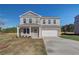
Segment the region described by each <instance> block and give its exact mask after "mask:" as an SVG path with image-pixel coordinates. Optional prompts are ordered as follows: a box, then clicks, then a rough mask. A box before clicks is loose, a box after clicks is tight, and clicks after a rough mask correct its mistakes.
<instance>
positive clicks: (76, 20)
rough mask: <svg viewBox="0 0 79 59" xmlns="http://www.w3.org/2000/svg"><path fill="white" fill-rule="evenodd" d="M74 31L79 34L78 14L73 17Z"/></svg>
mask: <svg viewBox="0 0 79 59" xmlns="http://www.w3.org/2000/svg"><path fill="white" fill-rule="evenodd" d="M74 33H75V34H79V15H77V16H76V17H75V22H74Z"/></svg>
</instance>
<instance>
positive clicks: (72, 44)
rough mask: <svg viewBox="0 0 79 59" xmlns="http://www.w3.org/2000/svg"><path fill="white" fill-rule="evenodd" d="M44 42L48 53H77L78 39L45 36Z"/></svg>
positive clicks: (78, 53) (78, 48)
mask: <svg viewBox="0 0 79 59" xmlns="http://www.w3.org/2000/svg"><path fill="white" fill-rule="evenodd" d="M44 43H45V47H46V50H47V53H48V55H79V41H74V40H69V39H63V38H60V37H46V38H44Z"/></svg>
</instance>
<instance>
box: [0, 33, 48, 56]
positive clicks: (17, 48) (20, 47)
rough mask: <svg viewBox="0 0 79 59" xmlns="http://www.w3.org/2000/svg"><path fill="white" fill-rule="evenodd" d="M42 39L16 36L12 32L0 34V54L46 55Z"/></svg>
mask: <svg viewBox="0 0 79 59" xmlns="http://www.w3.org/2000/svg"><path fill="white" fill-rule="evenodd" d="M46 54H47V53H46V49H45V47H44V42H43V40H42V39H31V38H16V36H15V35H14V34H3V35H0V55H46Z"/></svg>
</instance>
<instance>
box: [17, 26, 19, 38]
mask: <svg viewBox="0 0 79 59" xmlns="http://www.w3.org/2000/svg"><path fill="white" fill-rule="evenodd" d="M17 37H19V27H17Z"/></svg>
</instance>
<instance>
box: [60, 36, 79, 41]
mask: <svg viewBox="0 0 79 59" xmlns="http://www.w3.org/2000/svg"><path fill="white" fill-rule="evenodd" d="M60 37H62V38H66V39H72V40H76V41H79V36H78V35H61V36H60Z"/></svg>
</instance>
